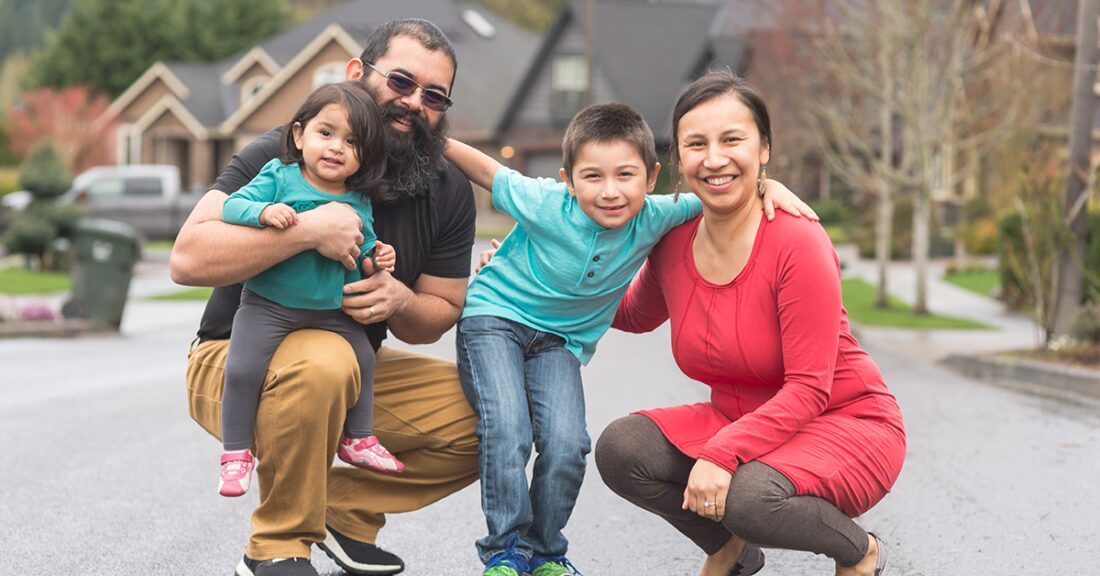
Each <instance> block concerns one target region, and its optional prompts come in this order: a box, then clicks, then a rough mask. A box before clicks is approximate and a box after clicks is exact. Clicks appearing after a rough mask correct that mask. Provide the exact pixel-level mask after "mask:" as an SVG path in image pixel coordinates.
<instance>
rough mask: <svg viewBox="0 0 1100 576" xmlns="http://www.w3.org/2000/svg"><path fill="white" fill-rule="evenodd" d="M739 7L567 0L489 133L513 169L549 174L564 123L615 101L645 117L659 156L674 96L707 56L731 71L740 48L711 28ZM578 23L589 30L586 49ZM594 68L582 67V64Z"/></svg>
mask: <svg viewBox="0 0 1100 576" xmlns="http://www.w3.org/2000/svg"><path fill="white" fill-rule="evenodd" d="M741 3H742V2H726V3H723V2H707V1H688V0H671V1H664V2H638V1H636V0H599V1H597V2H594V3H592V4H591V5H588V4H587V3H585V2H583V1H581V0H574V1H572V2H570V3H568V4H566V6H565V7H564V8H563V9H562V11H561V13H560V14H559V16H558V18H557V20H556V22H555V23H554V24H553V26H551V28H550V29H549V30H548V31H547V32H546V34H545V35H544V37H543V39H542V44H541V46H540V47H539V50H538V54H537V55H536V56H535V58H534V62H533V65H532V67H531V68H530V69H529V70H527V72H526V75H525V77H524V78H523V81H522V84H521V86H520V88H519V90H518V92H517V93H516V97H515V99H514V100H513V101H512V102H511V103H510V104H509V107H508V110H507V111H506V112H505V114H504V116H503V118H502V123H501V125H500V126H499V129H498V134H499V135H498V138H499V140H500V142H501V144H502V145H503V146H504V147H505V148H504V150H506V151H507V154H506V156H509V155H511V156H513V157H514V160H513V161H512V165H513V166H514V167H516V168H517V169H519V170H521V171H523V172H525V173H527V174H530V175H535V176H555V177H556V176H557V174H558V169H559V168H560V167H561V139H562V135H563V134H564V131H565V126H566V125H567V124H568V123H569V119H570V118H572V117H573V115H574V114H575V113H576V112H577V111H579V110H580V109H581V108H582V107H583V106H584V104H585V103H587V102H589V101H590V102H593V103H597V102H611V101H617V102H623V103H625V104H628V105H630V106H631V107H633V108H634V109H636V110H638V112H639V113H640V114H641V115H642V117H643V118H645V120H646V122H648V123H649V125H650V127H651V128H652V129H653V133H654V136H655V137H656V139H657V141H658V147H659V149H663V147H664V146H666V145H667V143H668V142H669V139H670V138H671V131H670V130H671V118H672V105H673V104H674V103H675V102H676V98H677V96H678V95H679V92H680V91H681V90H682V89H683V88H684V87H685V86H687V85H688V84H689V83H690V82H691V81H692V80H693V79H694V78H695V77H696V76H697V75H698V74H699V73H700V72H702V71H703V70H705V69H706V67H707V65H708V64H709V63H710V62H711V61H712V60H715V59H724V60H726V61H727V62H728V63H729V64H730V65H731V66H732V67H733V68H734V69H739V68H740V64H741V62H740V60H741V58H742V56H743V50H742V49H741V46H740V45H739V44H737V43H736V42H732V41H725V42H716V40H729V39H728V38H726V37H725V36H724V35H719V36H716V33H721V32H722V31H721V30H720V29H719V27H717V26H716V22H717V21H718V20H719V19H720V18H723V17H724V15H725V14H726V9H727V5H732V4H741ZM586 23H587V24H589V25H594V32H593V33H592V34H591V37H592V38H593V40H594V42H593V49H592V51H591V54H589V53H588V50H587V48H586V46H587V42H586V37H587V35H586V34H587V30H586ZM590 59H591V61H592V62H593V65H592V67H591V70H589V65H588V62H589V60H590Z"/></svg>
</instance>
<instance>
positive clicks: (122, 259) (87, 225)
mask: <svg viewBox="0 0 1100 576" xmlns="http://www.w3.org/2000/svg"><path fill="white" fill-rule="evenodd" d="M73 243H74V244H75V247H76V254H75V255H74V259H73V260H74V261H73V268H72V281H73V299H72V301H71V302H70V303H69V304H67V305H66V307H67V308H68V310H69V311H71V314H68V315H72V316H78V317H82V318H87V319H89V320H92V321H94V322H97V323H100V324H103V325H106V326H109V327H112V328H115V329H117V328H118V327H119V325H120V324H121V323H122V311H123V310H124V309H125V308H126V295H127V293H128V292H129V291H130V278H131V277H133V273H134V264H135V263H136V262H137V261H138V258H139V257H140V255H141V245H140V243H139V242H138V234H137V231H136V230H134V229H133V228H131V227H130V226H128V225H126V224H123V223H122V222H115V221H114V220H102V219H94V218H85V219H82V220H80V221H79V222H77V224H76V229H75V231H74V234H73Z"/></svg>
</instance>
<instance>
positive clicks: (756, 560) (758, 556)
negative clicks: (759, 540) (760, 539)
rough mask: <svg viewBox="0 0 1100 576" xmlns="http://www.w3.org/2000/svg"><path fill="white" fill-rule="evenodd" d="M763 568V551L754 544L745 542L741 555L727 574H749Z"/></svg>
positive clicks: (738, 575) (740, 575) (744, 575)
mask: <svg viewBox="0 0 1100 576" xmlns="http://www.w3.org/2000/svg"><path fill="white" fill-rule="evenodd" d="M762 568H764V551H763V550H761V549H760V547H759V546H757V545H755V544H749V543H748V542H745V549H744V550H742V551H741V557H740V558H738V559H737V562H734V564H733V566H732V567H731V568H730V572H729V576H751V575H752V574H756V573H757V572H759V571H760V570H761V569H762Z"/></svg>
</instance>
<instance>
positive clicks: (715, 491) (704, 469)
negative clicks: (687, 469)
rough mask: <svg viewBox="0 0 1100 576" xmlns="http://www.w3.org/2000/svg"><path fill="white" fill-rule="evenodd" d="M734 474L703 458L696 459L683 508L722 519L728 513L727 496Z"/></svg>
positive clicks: (703, 515)
mask: <svg viewBox="0 0 1100 576" xmlns="http://www.w3.org/2000/svg"><path fill="white" fill-rule="evenodd" d="M731 480H733V474H730V473H729V472H727V471H726V469H725V468H722V467H721V466H719V465H717V464H715V463H714V462H711V461H710V460H703V459H702V458H700V459H698V460H696V461H695V466H692V468H691V474H690V475H688V482H687V488H685V489H684V503H683V504H682V505H681V508H683V509H684V510H691V511H692V512H695V513H696V514H698V515H700V516H702V517H703V518H709V519H711V520H721V519H722V517H723V516H725V515H726V496H728V495H729V492H730V481H731Z"/></svg>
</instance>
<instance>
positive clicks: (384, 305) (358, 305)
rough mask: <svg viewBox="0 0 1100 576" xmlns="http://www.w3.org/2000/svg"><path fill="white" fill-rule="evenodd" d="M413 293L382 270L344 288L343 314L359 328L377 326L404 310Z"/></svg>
mask: <svg viewBox="0 0 1100 576" xmlns="http://www.w3.org/2000/svg"><path fill="white" fill-rule="evenodd" d="M413 297H414V294H413V291H412V290H410V289H409V287H408V286H405V285H404V284H402V283H401V281H399V280H398V279H397V278H394V277H393V275H391V274H390V273H389V272H387V271H385V270H379V271H378V272H376V273H373V274H371V275H370V276H369V277H367V278H364V279H362V280H360V281H358V282H352V283H351V284H347V285H345V286H344V303H343V306H342V308H343V310H344V313H345V314H347V315H348V316H351V317H352V318H353V319H355V321H356V322H358V323H360V324H374V323H376V322H382V321H383V320H386V319H388V318H389V317H390V316H393V315H394V314H397V313H399V312H401V311H402V310H404V309H405V306H406V305H407V304H408V302H409V301H410V300H411V299H412V298H413Z"/></svg>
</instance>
